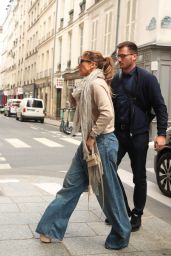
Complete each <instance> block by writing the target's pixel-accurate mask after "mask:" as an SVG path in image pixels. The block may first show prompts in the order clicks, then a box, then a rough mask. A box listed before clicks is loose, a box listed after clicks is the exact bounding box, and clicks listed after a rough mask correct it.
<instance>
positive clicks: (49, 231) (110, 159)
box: [36, 133, 131, 249]
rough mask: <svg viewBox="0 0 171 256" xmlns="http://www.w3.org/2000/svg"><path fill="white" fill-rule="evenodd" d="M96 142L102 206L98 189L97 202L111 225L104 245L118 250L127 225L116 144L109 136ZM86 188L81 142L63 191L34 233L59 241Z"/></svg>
mask: <svg viewBox="0 0 171 256" xmlns="http://www.w3.org/2000/svg"><path fill="white" fill-rule="evenodd" d="M96 141H97V146H98V149H99V152H100V156H101V160H102V164H103V171H104V174H103V185H104V205H103V196H102V191H101V189H100V190H99V195H98V196H97V199H98V201H99V203H100V205H101V207H102V208H103V211H104V213H105V215H106V217H107V218H108V219H109V221H110V223H111V224H112V228H111V232H110V234H109V235H108V237H107V239H106V246H107V247H109V248H111V249H121V248H123V247H126V246H127V245H128V242H129V237H130V232H131V226H130V222H129V218H128V215H127V211H126V207H125V203H124V199H123V194H122V190H121V188H120V185H119V182H118V178H117V174H116V169H117V168H116V162H117V151H118V141H117V139H116V137H115V135H114V134H113V133H108V134H102V135H99V136H98V137H97V139H96ZM87 188H88V171H87V164H86V161H85V160H83V148H82V143H81V145H80V146H79V147H78V149H77V152H76V154H75V156H74V158H73V160H72V164H71V166H70V168H69V170H68V172H67V174H66V176H65V179H64V183H63V188H62V189H61V190H60V191H59V192H58V193H57V195H56V198H55V199H54V200H53V201H52V202H51V203H50V205H49V206H48V207H47V209H46V211H45V213H44V214H43V216H42V218H41V220H40V222H39V224H38V226H37V229H36V232H37V233H39V234H44V235H46V236H47V237H50V238H56V239H59V240H62V239H63V237H64V234H65V231H66V228H67V225H68V221H69V218H70V216H71V214H72V212H73V211H74V209H75V207H76V205H77V203H78V200H79V198H80V195H81V194H82V193H83V192H84V191H87Z"/></svg>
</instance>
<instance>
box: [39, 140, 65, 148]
mask: <svg viewBox="0 0 171 256" xmlns="http://www.w3.org/2000/svg"><path fill="white" fill-rule="evenodd" d="M34 140H36V141H38V142H40V143H42V144H44V145H46V146H47V147H51V148H55V147H63V145H61V144H59V143H56V142H54V141H52V140H48V139H46V138H34Z"/></svg>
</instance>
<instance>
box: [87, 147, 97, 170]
mask: <svg viewBox="0 0 171 256" xmlns="http://www.w3.org/2000/svg"><path fill="white" fill-rule="evenodd" d="M86 162H87V166H88V168H89V167H92V166H96V165H98V164H99V163H100V157H99V155H98V154H97V153H94V149H93V150H92V152H91V154H89V155H88V157H87V159H86Z"/></svg>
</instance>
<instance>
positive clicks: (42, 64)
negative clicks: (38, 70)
mask: <svg viewBox="0 0 171 256" xmlns="http://www.w3.org/2000/svg"><path fill="white" fill-rule="evenodd" d="M41 66H42V71H43V69H44V53H42V63H41Z"/></svg>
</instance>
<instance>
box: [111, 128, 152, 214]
mask: <svg viewBox="0 0 171 256" xmlns="http://www.w3.org/2000/svg"><path fill="white" fill-rule="evenodd" d="M115 135H116V137H117V139H118V141H119V151H118V161H117V164H118V166H119V164H120V162H121V160H122V158H123V157H124V155H125V154H126V153H128V155H129V158H130V161H131V167H132V172H133V182H134V185H135V187H134V193H133V201H134V209H133V213H135V214H138V215H142V214H143V209H144V207H145V203H146V196H147V179H146V158H147V150H148V142H149V134H148V132H147V133H143V134H138V135H135V136H130V134H129V132H127V131H115ZM118 175H119V173H118ZM119 180H120V179H119ZM120 183H121V182H120ZM121 187H122V191H123V194H124V199H125V204H126V207H127V211H128V214H129V215H130V213H131V210H130V208H129V204H128V201H127V197H126V194H125V190H124V188H123V185H122V183H121Z"/></svg>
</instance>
